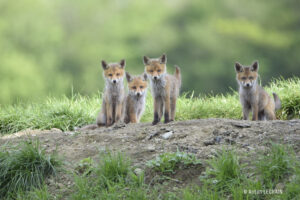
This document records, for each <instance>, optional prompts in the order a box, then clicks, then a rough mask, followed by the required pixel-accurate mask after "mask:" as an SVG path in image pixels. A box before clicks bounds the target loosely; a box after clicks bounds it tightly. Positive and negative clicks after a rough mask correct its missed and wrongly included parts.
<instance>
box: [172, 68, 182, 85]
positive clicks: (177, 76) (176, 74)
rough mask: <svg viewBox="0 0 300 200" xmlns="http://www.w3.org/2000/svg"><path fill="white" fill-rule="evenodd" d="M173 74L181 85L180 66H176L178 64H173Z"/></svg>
mask: <svg viewBox="0 0 300 200" xmlns="http://www.w3.org/2000/svg"><path fill="white" fill-rule="evenodd" d="M174 76H175V77H176V79H177V80H178V81H179V83H180V85H181V71H180V67H178V65H175V74H174Z"/></svg>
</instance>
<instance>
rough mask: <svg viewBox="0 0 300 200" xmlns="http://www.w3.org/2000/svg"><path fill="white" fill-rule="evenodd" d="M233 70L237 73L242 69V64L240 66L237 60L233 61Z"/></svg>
mask: <svg viewBox="0 0 300 200" xmlns="http://www.w3.org/2000/svg"><path fill="white" fill-rule="evenodd" d="M235 71H236V72H237V73H239V72H242V71H243V66H242V65H241V64H240V63H238V62H236V63H235Z"/></svg>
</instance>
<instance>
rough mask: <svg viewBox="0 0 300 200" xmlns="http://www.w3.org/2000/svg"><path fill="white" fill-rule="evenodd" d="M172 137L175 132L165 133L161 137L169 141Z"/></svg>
mask: <svg viewBox="0 0 300 200" xmlns="http://www.w3.org/2000/svg"><path fill="white" fill-rule="evenodd" d="M172 135H173V132H172V131H170V132H166V133H164V134H163V135H162V136H161V137H162V138H163V139H165V140H167V139H169V138H170V137H172Z"/></svg>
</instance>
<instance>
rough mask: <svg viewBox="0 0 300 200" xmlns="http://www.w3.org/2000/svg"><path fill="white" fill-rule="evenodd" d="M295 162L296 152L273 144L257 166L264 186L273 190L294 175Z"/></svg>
mask: <svg viewBox="0 0 300 200" xmlns="http://www.w3.org/2000/svg"><path fill="white" fill-rule="evenodd" d="M295 160H296V159H295V155H294V152H293V151H292V150H291V149H290V148H287V147H286V146H284V145H280V144H273V143H272V145H271V148H270V150H269V151H268V152H266V154H264V155H263V156H261V157H260V159H259V160H258V162H257V164H256V166H257V171H258V174H260V175H261V178H262V182H263V183H264V185H266V187H269V188H273V187H274V185H276V184H277V183H278V182H279V181H280V180H282V179H283V178H284V177H286V176H288V175H290V174H291V173H294V170H295V164H296V163H295Z"/></svg>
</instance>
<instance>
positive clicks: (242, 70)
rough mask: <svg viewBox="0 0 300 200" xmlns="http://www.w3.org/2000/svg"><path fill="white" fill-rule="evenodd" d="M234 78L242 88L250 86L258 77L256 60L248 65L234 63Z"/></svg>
mask: <svg viewBox="0 0 300 200" xmlns="http://www.w3.org/2000/svg"><path fill="white" fill-rule="evenodd" d="M235 71H236V80H237V81H238V83H239V85H240V86H242V87H244V88H252V87H253V86H254V85H255V84H256V81H257V78H258V73H257V72H258V62H257V61H255V62H254V63H253V64H252V65H251V66H250V67H248V66H242V65H241V64H240V63H235Z"/></svg>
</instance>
